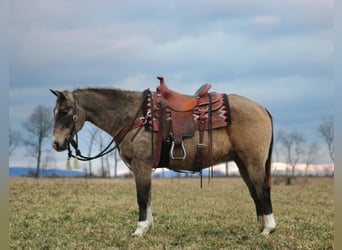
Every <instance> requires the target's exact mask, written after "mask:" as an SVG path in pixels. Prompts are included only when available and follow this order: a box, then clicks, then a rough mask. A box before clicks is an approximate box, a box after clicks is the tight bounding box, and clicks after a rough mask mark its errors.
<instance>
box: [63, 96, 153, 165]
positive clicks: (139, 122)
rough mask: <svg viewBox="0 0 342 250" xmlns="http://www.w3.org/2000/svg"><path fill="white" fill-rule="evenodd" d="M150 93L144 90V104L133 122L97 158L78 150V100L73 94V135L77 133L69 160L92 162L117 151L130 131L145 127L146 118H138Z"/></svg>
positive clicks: (71, 142) (70, 142)
mask: <svg viewBox="0 0 342 250" xmlns="http://www.w3.org/2000/svg"><path fill="white" fill-rule="evenodd" d="M150 93H151V91H150V89H146V90H144V92H143V98H142V102H141V104H140V105H139V108H138V110H137V112H136V114H135V116H134V118H133V119H132V122H130V123H129V124H127V125H126V126H124V127H122V128H121V130H120V131H119V132H118V133H117V134H116V135H115V136H114V137H113V139H112V140H111V141H110V142H109V144H108V145H107V147H106V148H105V149H104V150H102V151H101V152H100V153H98V154H97V155H95V156H84V155H82V153H81V151H80V150H79V148H78V135H77V131H76V122H77V114H76V99H75V94H74V93H73V97H74V114H73V116H72V118H73V128H72V131H71V134H73V133H74V132H75V131H76V132H75V137H76V140H74V139H73V138H72V139H71V140H70V141H69V143H68V159H70V158H71V157H72V158H75V159H78V160H80V161H91V160H94V159H97V158H100V157H102V156H105V155H107V154H109V153H111V152H113V151H114V150H115V149H118V148H119V145H120V143H121V142H122V141H123V140H124V138H125V137H126V135H127V134H128V132H129V131H130V130H132V129H134V128H138V127H141V126H143V125H144V124H145V123H146V118H145V117H140V118H138V116H139V113H140V111H141V110H142V108H143V105H144V102H145V100H146V98H147V96H148V95H149V94H150ZM114 143H115V146H113V144H114ZM70 145H71V146H72V147H73V148H74V150H75V154H73V152H72V149H71V147H70Z"/></svg>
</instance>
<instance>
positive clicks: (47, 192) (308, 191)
mask: <svg viewBox="0 0 342 250" xmlns="http://www.w3.org/2000/svg"><path fill="white" fill-rule="evenodd" d="M9 183H10V225H9V231H10V248H11V249H332V248H333V241H334V200H333V179H329V178H324V179H323V178H317V179H309V182H308V183H304V182H302V183H301V182H298V183H296V184H295V185H292V186H285V185H274V186H273V187H272V199H273V206H274V214H275V218H276V221H277V224H278V227H277V230H276V231H275V232H274V233H273V234H271V235H270V236H266V237H265V236H262V235H258V234H255V233H254V232H255V229H256V226H257V225H256V218H255V211H254V204H253V202H252V199H251V198H250V196H249V194H248V191H247V188H246V187H245V185H244V183H243V182H242V180H241V179H240V178H229V179H219V178H216V179H215V178H214V179H213V180H212V181H211V184H210V185H207V184H206V181H204V185H203V189H201V188H200V182H199V179H197V178H196V179H154V180H153V191H152V208H153V214H154V224H155V227H154V229H153V231H151V232H150V233H149V234H147V235H146V237H145V238H143V239H136V238H131V236H130V234H131V233H132V232H133V231H134V230H135V227H136V224H137V218H138V210H137V204H136V194H135V185H134V181H133V180H132V179H126V180H123V179H119V180H116V179H113V180H91V179H38V180H37V179H29V178H16V179H10V182H9Z"/></svg>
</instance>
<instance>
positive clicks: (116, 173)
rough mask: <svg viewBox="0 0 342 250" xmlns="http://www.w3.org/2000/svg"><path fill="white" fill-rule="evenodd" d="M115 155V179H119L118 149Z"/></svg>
mask: <svg viewBox="0 0 342 250" xmlns="http://www.w3.org/2000/svg"><path fill="white" fill-rule="evenodd" d="M113 154H114V177H117V176H118V162H119V157H118V152H117V150H116V149H115V150H114V152H113Z"/></svg>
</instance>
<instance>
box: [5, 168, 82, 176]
mask: <svg viewBox="0 0 342 250" xmlns="http://www.w3.org/2000/svg"><path fill="white" fill-rule="evenodd" d="M35 172H36V168H31V167H10V168H9V169H8V174H9V176H13V177H15V176H16V177H20V176H33V175H34V173H35ZM84 175H85V173H84V172H82V171H76V170H63V169H56V170H55V169H41V170H40V176H41V177H48V176H65V177H81V176H84Z"/></svg>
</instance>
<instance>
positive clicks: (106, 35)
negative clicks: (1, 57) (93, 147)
mask: <svg viewBox="0 0 342 250" xmlns="http://www.w3.org/2000/svg"><path fill="white" fill-rule="evenodd" d="M8 33H9V39H8V44H9V48H10V50H9V66H10V71H9V79H10V80H9V124H10V126H11V128H13V129H16V130H20V131H21V133H22V134H23V136H25V132H24V130H23V129H22V123H23V122H24V121H25V120H27V119H28V117H29V115H30V114H31V113H32V112H33V109H34V108H35V107H36V106H37V105H40V104H42V105H46V106H48V107H51V109H52V108H53V106H54V103H55V98H54V96H53V95H51V93H50V92H49V88H52V89H59V90H73V89H75V88H79V87H89V86H96V87H113V88H122V89H129V90H141V91H142V90H144V89H146V88H150V89H155V87H156V86H157V85H158V81H157V79H156V76H159V75H161V76H164V77H165V79H166V82H167V83H168V85H169V87H171V88H172V89H175V90H177V91H178V92H183V93H185V94H192V93H194V92H195V91H196V90H197V89H198V87H199V86H201V85H202V84H203V83H206V82H209V83H211V84H212V85H213V87H212V89H211V90H212V91H216V92H225V93H235V94H239V95H242V96H245V97H248V98H250V99H252V100H254V101H257V102H259V103H260V104H262V105H263V106H265V107H266V108H267V109H268V110H269V111H270V112H271V113H272V115H273V118H274V125H275V131H278V130H280V129H282V130H285V131H288V132H292V131H298V132H300V133H303V134H304V135H305V137H306V139H307V141H308V142H317V143H318V144H319V145H320V148H321V149H320V153H319V157H318V158H319V159H317V161H318V162H321V163H326V162H329V161H330V159H329V156H328V154H327V151H326V149H325V147H326V145H325V144H324V142H323V140H322V139H321V138H319V137H318V135H317V132H316V130H317V127H318V126H319V124H321V123H322V120H324V119H326V118H327V117H329V116H331V115H333V114H334V2H333V1H332V0H315V1H311V0H288V1H278V0H272V1H271V0H269V1H267V0H260V1H252V0H249V1H247V0H240V1H231V0H212V1H204V0H196V1H194V0H192V1H183V0H182V1H181V0H175V1H153V0H145V1H130V0H128V1H108V0H100V1H96V2H95V1H89V0H82V1H81V0H73V1H69V0H68V1H67V0H59V1H44V0H26V1H17V0H12V1H10V13H9V31H8ZM84 138H85V139H84V141H86V140H87V135H86V134H85V135H84ZM49 145H50V141H49V139H48V140H46V145H45V147H46V150H51V147H50V146H49ZM50 154H53V157H54V158H56V159H62V158H63V159H65V157H66V156H65V154H64V153H57V152H56V153H54V152H50ZM62 156H63V157H62ZM58 162H59V160H58ZM27 163H29V164H32V163H34V160H33V159H32V158H30V157H29V156H28V155H27V153H25V149H24V148H23V147H21V148H18V149H17V150H16V151H15V152H14V155H12V156H11V158H10V165H20V164H23V165H24V164H27ZM63 164H64V163H63ZM58 165H59V163H58Z"/></svg>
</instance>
